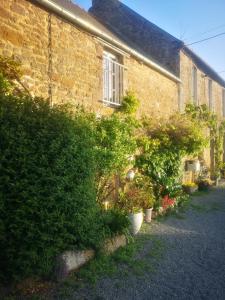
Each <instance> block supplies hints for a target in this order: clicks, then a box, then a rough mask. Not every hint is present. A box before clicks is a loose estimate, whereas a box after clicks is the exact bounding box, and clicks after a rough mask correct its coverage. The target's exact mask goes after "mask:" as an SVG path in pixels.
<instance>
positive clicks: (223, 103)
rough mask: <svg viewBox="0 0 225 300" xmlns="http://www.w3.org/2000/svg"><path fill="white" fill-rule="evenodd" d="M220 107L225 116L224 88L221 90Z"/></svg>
mask: <svg viewBox="0 0 225 300" xmlns="http://www.w3.org/2000/svg"><path fill="white" fill-rule="evenodd" d="M222 109H223V117H224V118H225V89H223V90H222Z"/></svg>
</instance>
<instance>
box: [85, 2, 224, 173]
mask: <svg viewBox="0 0 225 300" xmlns="http://www.w3.org/2000/svg"><path fill="white" fill-rule="evenodd" d="M89 12H90V14H92V15H93V16H94V17H95V18H96V19H97V20H98V21H99V22H101V23H102V24H104V25H105V26H106V27H107V28H108V30H110V31H111V32H113V33H114V34H115V35H116V36H118V37H119V38H120V39H121V40H123V41H125V42H126V43H128V44H129V45H131V46H132V47H133V48H134V49H135V50H136V51H139V52H141V53H142V54H143V55H145V56H146V57H148V58H149V59H151V60H153V61H154V62H155V63H157V64H159V65H161V66H162V67H163V68H165V69H166V70H168V71H169V72H171V73H173V74H174V75H175V76H177V77H178V78H180V80H181V82H180V84H179V85H178V106H179V110H180V111H183V110H184V108H185V105H186V104H187V103H193V104H196V105H201V104H206V105H208V107H209V108H210V110H212V111H214V112H216V113H217V115H218V117H219V118H220V119H223V118H224V117H225V81H224V80H223V79H222V78H221V77H220V76H219V75H218V74H217V73H216V72H215V71H214V70H213V69H212V68H211V67H210V66H209V65H208V64H207V63H206V62H204V61H203V60H202V59H201V58H200V57H199V56H198V55H196V54H195V53H194V51H192V50H191V49H190V48H188V47H187V46H186V45H185V44H184V43H183V42H182V41H180V40H178V39H177V38H175V37H174V36H172V35H170V34H169V33H167V32H166V31H164V30H163V29H161V28H159V27H158V26H156V25H155V24H153V23H151V22H150V21H148V20H146V19H145V18H143V17H142V16H140V15H139V14H138V13H136V12H134V11H133V10H132V9H130V8H129V7H127V6H126V5H124V4H123V3H122V1H118V0H92V7H91V8H90V10H89ZM212 158H213V148H211V149H206V150H205V153H204V159H205V161H206V163H207V165H208V166H210V165H211V170H212V169H213V168H214V160H213V159H212Z"/></svg>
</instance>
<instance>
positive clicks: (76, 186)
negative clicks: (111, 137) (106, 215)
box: [0, 95, 105, 279]
mask: <svg viewBox="0 0 225 300" xmlns="http://www.w3.org/2000/svg"><path fill="white" fill-rule="evenodd" d="M0 116H1V119H0V120H1V121H0V140H1V151H0V220H1V222H0V248H1V249H2V251H1V253H0V262H1V266H0V270H1V275H2V276H4V277H6V278H10V277H11V276H13V278H14V279H17V278H19V277H25V276H29V275H31V274H34V273H35V274H36V275H46V274H49V273H50V272H51V271H52V263H53V259H54V258H55V256H57V255H58V254H59V253H61V252H62V251H64V250H68V249H72V248H79V249H81V248H84V247H94V246H95V245H98V244H99V242H101V240H103V238H104V235H105V230H104V228H103V224H102V221H101V218H100V210H99V208H98V205H97V204H96V196H95V195H96V193H95V185H94V176H95V170H96V166H95V149H94V146H95V136H94V133H93V130H92V127H91V123H90V122H89V115H88V114H86V113H84V112H83V111H80V110H79V111H77V113H76V114H75V115H72V114H71V113H70V112H68V110H67V109H66V108H60V107H57V106H55V107H53V108H51V107H50V106H49V104H48V103H47V102H46V101H45V100H42V99H38V98H35V99H32V98H30V97H29V96H23V97H16V96H12V95H5V96H4V95H1V96H0ZM3 249H4V251H3Z"/></svg>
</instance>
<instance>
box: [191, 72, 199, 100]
mask: <svg viewBox="0 0 225 300" xmlns="http://www.w3.org/2000/svg"><path fill="white" fill-rule="evenodd" d="M192 99H193V104H196V105H198V77H197V68H196V67H195V66H193V68H192Z"/></svg>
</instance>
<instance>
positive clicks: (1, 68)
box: [0, 55, 29, 95]
mask: <svg viewBox="0 0 225 300" xmlns="http://www.w3.org/2000/svg"><path fill="white" fill-rule="evenodd" d="M21 76H22V72H21V64H20V62H18V61H16V60H15V59H14V57H13V56H12V57H4V56H1V55H0V94H8V95H9V94H12V93H13V94H19V95H20V94H22V93H24V92H26V93H27V94H29V91H28V90H27V89H26V87H25V86H24V84H23V83H22V81H21Z"/></svg>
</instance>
